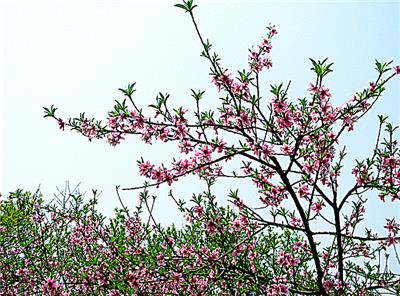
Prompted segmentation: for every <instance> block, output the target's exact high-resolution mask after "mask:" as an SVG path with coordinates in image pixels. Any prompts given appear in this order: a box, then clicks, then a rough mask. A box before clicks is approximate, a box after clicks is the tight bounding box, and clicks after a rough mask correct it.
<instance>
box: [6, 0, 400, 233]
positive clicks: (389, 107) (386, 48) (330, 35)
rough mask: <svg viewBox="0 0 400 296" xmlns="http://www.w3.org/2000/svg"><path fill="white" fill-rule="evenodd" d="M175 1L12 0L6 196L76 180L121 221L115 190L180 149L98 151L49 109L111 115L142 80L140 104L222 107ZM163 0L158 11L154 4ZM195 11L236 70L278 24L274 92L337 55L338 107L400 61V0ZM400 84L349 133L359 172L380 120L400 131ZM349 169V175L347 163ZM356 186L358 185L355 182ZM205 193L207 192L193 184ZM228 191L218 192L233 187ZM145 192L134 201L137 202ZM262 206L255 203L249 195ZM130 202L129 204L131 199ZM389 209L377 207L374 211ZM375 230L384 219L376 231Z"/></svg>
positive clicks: (183, 193) (267, 79) (214, 5)
mask: <svg viewBox="0 0 400 296" xmlns="http://www.w3.org/2000/svg"><path fill="white" fill-rule="evenodd" d="M176 1H177V0H174V1H170V0H168V1H152V3H153V4H148V2H149V1H127V0H126V1H125V0H117V1H94V0H87V1H76V0H74V1H59V0H55V1H54V0H52V1H50V0H48V1H44V0H38V1H18V0H17V1H2V2H0V3H1V6H0V7H1V24H0V30H1V31H0V32H1V47H0V50H1V52H0V66H1V68H0V75H1V76H0V78H1V80H0V87H1V92H0V96H1V105H0V112H1V113H0V116H1V119H0V120H1V129H0V132H1V138H0V139H1V146H0V147H1V159H0V173H1V176H0V192H2V193H3V194H5V193H6V192H8V191H11V190H15V189H16V188H24V189H27V190H35V189H36V188H37V186H39V185H40V186H41V189H42V192H43V193H45V194H47V195H51V194H52V193H54V192H55V191H56V190H55V188H56V186H59V187H62V186H63V184H64V182H65V181H66V180H69V181H70V182H71V184H77V183H78V182H81V183H82V185H81V188H82V190H83V191H88V192H90V191H91V189H92V188H97V189H99V190H101V191H102V192H103V194H102V195H101V197H100V209H101V210H102V211H103V212H104V213H106V214H111V213H112V208H114V207H115V206H116V205H117V198H116V195H115V193H114V185H116V184H119V185H122V186H134V185H139V184H141V183H142V179H141V178H139V176H138V170H137V166H136V160H137V159H139V158H140V156H143V157H144V158H145V159H150V160H152V161H153V162H156V163H160V162H162V161H164V160H169V159H172V157H173V156H174V155H176V151H177V150H176V149H175V148H174V145H166V146H165V145H163V144H157V145H153V146H147V145H145V144H143V143H142V142H140V141H139V140H138V138H135V137H131V138H128V140H127V141H125V142H124V143H123V144H122V145H120V146H118V147H115V148H114V147H110V146H109V145H108V144H107V143H105V142H104V141H94V142H92V143H89V142H88V141H87V140H86V139H85V138H83V137H82V136H79V135H78V134H76V133H73V132H61V131H59V130H58V127H57V125H56V123H55V122H53V121H51V120H49V119H43V118H42V116H43V111H42V106H49V105H51V104H54V105H55V106H57V107H58V108H59V111H58V114H59V115H62V116H64V117H66V116H76V115H78V114H79V112H82V111H86V112H87V114H88V115H89V116H94V117H98V118H105V115H106V112H107V111H108V110H110V109H111V107H112V105H113V100H114V99H117V98H121V96H120V93H119V91H118V90H117V89H118V88H120V87H123V86H125V85H127V84H128V83H130V82H132V81H136V82H137V89H138V91H137V93H136V96H137V99H138V101H139V102H140V103H139V104H141V105H142V106H147V105H148V104H150V103H151V102H152V101H153V99H154V98H155V96H156V94H157V93H158V92H159V91H161V92H168V93H170V94H171V99H170V101H171V103H172V104H173V105H175V106H179V105H186V106H188V107H189V108H192V107H193V105H192V100H191V98H190V89H191V88H193V89H204V90H206V99H207V100H208V101H207V104H209V105H210V106H213V105H214V106H215V105H216V104H217V93H216V91H215V89H214V88H213V86H212V85H211V84H210V77H209V76H208V75H207V74H208V72H209V65H208V63H207V61H206V60H205V59H203V58H201V57H200V56H199V54H200V51H201V47H200V43H199V41H198V40H197V37H196V35H195V32H194V29H193V26H192V23H191V21H190V19H189V17H188V15H187V14H185V13H183V12H182V11H180V10H179V9H177V8H175V7H173V4H174V3H176ZM154 3H155V4H154ZM196 3H197V4H198V5H199V7H198V8H197V9H196V11H195V14H196V18H197V21H198V24H199V26H200V30H201V31H202V32H203V34H204V36H205V37H206V38H209V39H210V40H211V42H212V44H213V45H214V49H215V50H217V51H218V52H219V53H220V55H221V57H222V63H223V64H224V65H225V66H226V67H228V68H230V69H231V70H232V72H235V71H236V70H237V69H243V68H244V67H247V49H248V48H249V47H250V46H251V45H253V44H254V45H255V44H257V43H258V42H259V41H260V39H261V36H262V35H263V34H264V32H265V26H266V25H267V24H268V23H269V22H271V23H273V24H275V25H276V26H277V28H278V31H279V34H278V35H277V36H276V38H275V39H274V41H273V51H272V53H271V56H272V60H273V64H274V67H273V68H272V69H271V70H270V71H268V72H266V73H265V74H263V75H264V76H263V83H264V87H263V92H264V94H265V95H264V96H265V97H267V98H269V95H268V89H267V87H266V86H267V85H269V84H271V83H279V82H287V81H288V80H292V88H291V90H290V92H289V94H290V95H291V96H292V97H294V98H295V97H299V96H304V95H306V93H307V91H306V89H307V87H308V83H309V81H312V80H313V79H314V76H313V75H312V73H311V71H310V70H309V69H310V63H309V60H308V58H309V57H312V58H315V59H322V58H325V57H329V59H330V60H331V61H333V62H334V63H335V65H334V72H333V74H331V75H330V76H329V77H328V78H327V80H326V84H327V86H328V87H329V88H330V89H331V92H332V94H333V96H334V102H337V103H338V104H340V103H342V102H344V101H345V100H347V99H348V98H349V97H350V96H351V95H352V94H353V93H354V92H355V91H356V90H361V89H362V88H364V87H365V86H366V85H367V84H368V82H369V81H372V80H374V79H375V77H376V73H375V71H374V70H373V68H374V59H375V58H377V59H379V60H382V61H386V60H391V59H394V60H395V63H396V64H399V63H400V58H399V53H400V4H399V2H398V1H396V2H394V1H392V2H388V1H386V2H385V1H376V2H365V1H352V2H347V1H346V2H344V1H298V2H295V1H291V2H287V1H274V2H271V1H201V0H200V1H196ZM399 90H400V81H399V79H397V80H396V81H395V82H392V83H391V84H390V86H389V87H388V89H387V92H386V95H385V96H384V97H383V98H382V99H381V100H380V101H379V103H378V104H377V106H376V108H375V110H374V112H372V113H371V114H370V116H369V117H368V118H365V119H364V120H363V121H362V122H361V123H360V124H359V126H358V128H357V129H356V132H353V133H352V134H350V135H349V136H348V137H347V138H346V141H348V142H347V143H348V147H349V148H350V146H351V149H350V151H349V160H348V162H347V163H348V164H352V163H353V161H352V159H354V158H355V157H358V156H360V155H362V156H367V155H369V152H370V150H368V147H371V145H372V144H373V143H374V135H375V133H376V128H377V125H376V123H377V117H376V115H377V114H382V113H384V114H387V115H390V117H391V119H392V120H393V121H395V122H396V123H399V114H400V91H399ZM348 168H349V167H348ZM345 181H347V182H348V180H345ZM193 184H194V185H196V186H193ZM237 186H240V188H241V189H242V192H243V193H244V195H245V193H246V190H247V189H246V188H247V187H246V185H245V184H239V185H236V184H226V183H221V184H220V185H219V186H217V189H216V190H217V193H218V194H219V195H221V196H225V195H226V193H227V189H228V188H230V187H237ZM168 189H169V188H163V189H161V190H160V191H158V192H157V194H158V195H159V196H160V199H159V202H158V206H157V208H156V209H157V210H156V213H157V216H158V217H159V219H160V221H162V222H165V223H168V222H173V221H176V216H175V215H174V207H173V206H172V205H171V201H170V200H169V199H167V197H166V196H165V193H166V191H167V190H168ZM201 189H202V185H201V184H199V185H198V186H197V183H196V179H195V178H193V177H190V178H187V179H184V180H182V182H180V183H179V184H177V185H176V186H174V190H175V192H176V194H177V195H178V196H179V197H189V195H190V193H191V192H192V191H193V190H194V191H197V192H200V191H201ZM136 197H137V195H136V194H135V193H128V194H125V195H124V199H125V200H126V201H127V203H128V204H130V205H133V204H134V201H136V200H137V198H136ZM248 198H250V199H251V198H254V197H251V196H250V197H248ZM128 200H129V202H128ZM378 205H379V206H380V204H379V203H374V202H372V203H371V206H372V207H373V208H375V207H376V206H378ZM381 209H382V210H380V211H379V215H378V216H376V211H375V210H374V211H371V212H370V213H371V214H370V216H369V218H371V219H372V221H375V222H376V223H377V225H381V224H383V220H382V219H383V217H384V216H385V215H387V216H392V217H393V216H395V215H398V214H399V207H398V205H396V207H393V206H392V207H388V206H382V208H381ZM375 222H373V223H375Z"/></svg>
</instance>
